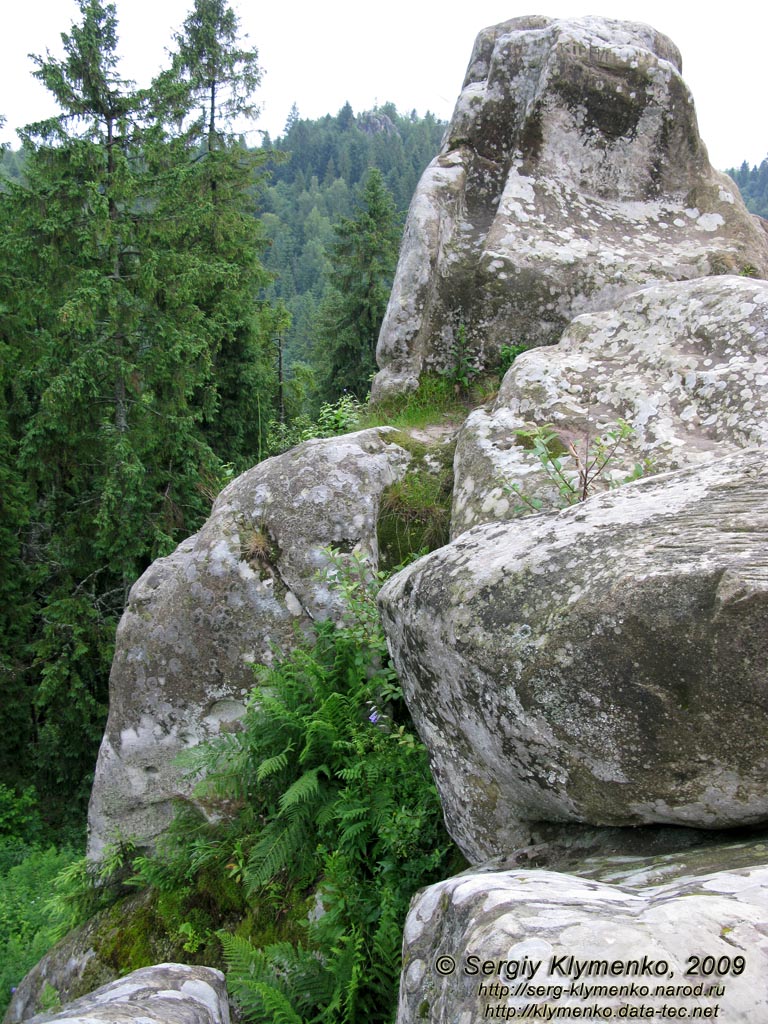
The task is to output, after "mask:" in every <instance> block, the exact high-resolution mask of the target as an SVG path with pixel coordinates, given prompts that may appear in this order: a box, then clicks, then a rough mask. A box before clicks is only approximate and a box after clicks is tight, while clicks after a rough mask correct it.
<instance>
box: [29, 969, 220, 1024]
mask: <svg viewBox="0 0 768 1024" xmlns="http://www.w3.org/2000/svg"><path fill="white" fill-rule="evenodd" d="M28 1020H29V1021H30V1024H48V1022H52V1021H58V1022H59V1024H107V1022H109V1024H130V1022H135V1024H229V1002H228V1000H227V989H226V985H225V984H224V975H223V974H222V973H221V971H217V970H215V969H214V968H213V967H189V966H187V965H186V964H157V965H156V966H154V967H142V968H141V969H140V970H138V971H134V972H133V974H129V975H127V976H126V977H125V978H121V979H120V980H119V981H113V982H110V983H109V984H108V985H104V986H102V988H99V989H96V991H95V992H91V993H90V994H89V995H87V996H83V997H82V998H81V999H77V1000H75V1002H73V1003H69V1004H68V1005H67V1006H65V1007H64V1008H63V1009H61V1010H59V1011H57V1012H53V1013H41V1014H38V1015H37V1016H36V1017H30V1018H28Z"/></svg>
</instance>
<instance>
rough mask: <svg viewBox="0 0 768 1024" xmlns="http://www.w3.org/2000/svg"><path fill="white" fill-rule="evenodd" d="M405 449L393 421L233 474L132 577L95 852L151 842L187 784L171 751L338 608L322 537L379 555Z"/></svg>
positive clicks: (98, 799) (92, 825)
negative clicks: (256, 669)
mask: <svg viewBox="0 0 768 1024" xmlns="http://www.w3.org/2000/svg"><path fill="white" fill-rule="evenodd" d="M409 458H410V456H409V454H408V453H407V452H406V451H404V450H403V449H402V448H400V447H398V446H397V445H396V444H394V443H392V442H391V432H390V431H388V429H387V428H382V429H376V430H366V431H361V432H359V433H357V434H350V435H347V436H345V437H338V438H329V439H324V440H314V441H307V442H305V443H304V444H302V445H299V446H298V447H297V448H295V449H292V450H291V451H289V452H286V453H285V454H284V455H280V456H277V457H276V458H273V459H269V460H267V461H266V462H263V463H261V464H260V465H258V466H256V467H255V469H252V470H250V471H249V472H247V473H245V474H243V476H241V477H239V478H238V479H237V480H235V481H234V482H233V483H231V484H230V485H229V486H228V487H227V488H225V490H224V491H222V493H221V494H220V496H219V498H218V499H217V501H216V503H215V504H214V507H213V510H212V512H211V517H210V519H209V520H208V521H207V522H206V524H205V525H204V526H203V528H202V529H201V530H200V532H199V533H198V534H196V535H195V536H193V537H190V538H189V539H188V540H186V541H184V542H183V543H182V544H180V545H179V547H178V548H177V549H176V551H175V552H174V553H173V554H172V555H170V556H169V557H167V558H160V559H158V560H157V561H156V562H154V563H153V564H152V565H151V566H150V568H149V569H148V570H147V571H146V572H145V573H144V575H143V576H142V577H141V579H139V580H138V582H137V583H136V584H135V586H134V587H133V589H132V590H131V593H130V597H129V600H128V605H127V608H126V610H125V613H124V615H123V618H122V620H121V622H120V625H119V628H118V632H117V645H116V650H115V658H114V662H113V666H112V673H111V677H110V704H109V719H108V722H107V727H106V731H105V735H104V739H103V741H102V745H101V750H100V753H99V760H98V764H97V767H96V777H95V781H94V786H93V790H92V793H91V803H90V809H89V832H90V836H89V851H88V852H89V856H90V857H91V858H92V859H99V857H100V856H101V853H102V851H103V848H104V846H105V844H106V843H108V842H109V841H110V840H111V839H113V838H114V837H115V835H116V834H118V833H119V834H120V835H122V836H123V837H130V838H132V839H133V840H134V841H135V842H137V843H138V845H140V846H146V845H151V844H152V843H153V841H154V840H155V838H156V837H157V836H158V835H159V834H160V833H161V832H162V831H163V829H164V828H165V827H166V826H167V824H168V822H169V820H170V817H171V814H172V801H173V799H174V798H176V797H179V796H189V792H190V783H189V782H186V781H184V780H183V778H182V775H181V770H180V769H179V768H178V767H177V766H176V765H174V763H173V762H174V758H175V757H176V755H177V754H178V753H179V752H180V751H181V750H183V749H184V748H185V747H189V746H192V745H194V744H196V743H199V742H201V741H202V740H204V739H206V738H207V737H209V736H212V735H215V734H216V733H218V732H220V731H223V730H227V729H232V728H234V727H236V723H237V720H238V719H239V717H241V716H242V714H243V712H244V703H243V702H244V699H245V697H246V694H247V693H248V692H249V690H250V688H251V687H252V686H253V682H254V680H253V673H252V665H253V664H254V663H256V662H258V663H269V662H270V660H271V659H272V656H273V648H274V647H275V646H277V647H279V648H281V649H283V650H286V649H289V648H290V647H291V646H292V645H293V644H295V642H296V639H297V636H298V635H300V634H301V630H302V629H304V630H306V629H307V628H308V626H309V624H310V622H311V620H312V619H323V618H326V617H328V616H332V615H334V613H335V612H336V611H337V610H338V606H337V604H336V598H335V597H334V595H333V594H332V593H331V591H330V590H329V589H328V586H327V584H326V583H325V582H324V581H323V579H322V573H320V575H319V576H318V573H319V570H322V569H323V567H324V566H325V565H326V564H327V555H326V554H324V549H325V548H327V547H328V546H331V545H332V546H334V547H336V548H338V549H339V550H341V551H342V552H347V553H349V552H352V551H354V552H357V553H360V554H362V555H363V556H364V557H366V558H368V559H370V561H371V563H372V564H373V565H375V564H376V558H377V547H376V521H377V512H378V501H379V497H380V495H381V492H382V491H383V490H384V488H385V487H387V486H388V485H390V484H392V483H393V482H394V481H395V480H396V479H398V477H399V476H400V475H402V474H403V473H404V472H405V469H406V466H407V464H408V461H409ZM297 631H298V632H297Z"/></svg>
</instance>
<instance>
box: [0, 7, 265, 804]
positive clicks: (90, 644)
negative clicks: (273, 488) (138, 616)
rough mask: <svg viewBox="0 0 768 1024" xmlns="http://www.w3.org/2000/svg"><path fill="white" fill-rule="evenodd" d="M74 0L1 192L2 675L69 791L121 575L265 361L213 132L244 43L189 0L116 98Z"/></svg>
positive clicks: (96, 25)
mask: <svg viewBox="0 0 768 1024" xmlns="http://www.w3.org/2000/svg"><path fill="white" fill-rule="evenodd" d="M78 6H79V10H80V19H79V22H78V24H76V25H75V26H73V28H72V30H71V32H70V33H68V34H63V35H62V42H63V48H64V56H63V58H61V59H58V58H54V57H52V56H51V55H50V54H49V55H47V56H46V57H45V58H42V57H39V58H36V64H37V70H36V72H35V74H36V76H37V77H38V78H39V79H40V80H41V81H42V82H43V83H44V84H45V85H46V86H47V87H48V89H49V90H50V91H51V92H52V94H53V95H54V97H55V98H56V100H57V101H58V104H59V106H60V109H61V114H60V115H58V116H57V117H54V118H51V119H49V120H47V121H44V122H41V123H38V124H35V125H31V126H28V127H27V128H26V129H25V130H24V132H23V141H24V147H25V156H26V166H25V180H24V182H23V183H9V184H8V185H7V187H6V188H5V189H4V191H3V192H2V194H1V195H0V211H1V212H0V217H1V218H2V224H0V227H1V228H2V230H1V231H0V316H2V327H1V330H2V333H1V334H0V343H4V344H5V346H6V348H7V353H6V352H3V355H7V360H6V362H7V365H9V366H12V367H13V374H14V376H13V380H12V381H11V382H8V381H6V380H4V381H3V382H2V383H4V384H5V385H6V387H5V389H4V395H5V396H7V395H8V393H9V391H10V390H11V384H12V394H11V401H10V405H9V406H8V410H7V413H4V412H3V408H2V407H1V406H0V434H2V435H3V436H0V460H6V459H8V460H9V459H11V458H15V459H16V461H17V471H20V473H21V477H22V486H21V488H20V489H19V488H17V491H16V493H15V495H14V498H13V501H12V503H11V504H10V505H9V515H10V516H11V519H12V522H13V524H14V529H15V531H16V532H15V536H16V537H17V538H18V537H21V544H20V546H19V558H20V560H21V561H22V563H23V566H24V571H23V573H22V574H21V577H23V578H24V579H27V580H29V581H31V583H30V585H28V586H27V588H26V590H25V594H26V595H27V598H28V597H29V595H30V594H31V595H32V598H33V605H34V607H32V608H31V610H29V612H28V614H27V613H25V615H26V618H25V619H24V621H26V622H27V626H26V629H25V635H24V636H23V637H17V640H18V643H17V645H16V651H17V653H18V652H23V659H22V660H23V662H24V664H23V665H22V666H18V665H17V666H15V668H13V670H12V671H13V672H14V674H13V679H11V678H10V677H9V679H7V680H6V682H7V684H8V687H11V688H12V687H13V686H16V688H17V689H18V686H19V685H22V684H20V683H19V680H22V681H23V685H24V686H25V687H26V690H27V693H28V696H29V700H28V701H27V706H28V708H29V709H30V710H31V715H30V717H31V722H30V726H29V728H30V729H31V730H33V732H34V745H35V754H34V758H35V760H36V767H37V772H36V775H37V781H38V783H39V785H40V786H41V787H42V790H43V791H44V792H46V793H48V794H49V795H50V794H53V795H54V796H55V795H56V794H57V793H58V794H59V795H62V794H66V795H67V797H68V798H70V803H76V802H77V801H76V800H75V801H72V800H71V797H72V796H73V795H74V796H75V797H77V796H78V795H79V796H81V797H82V798H83V799H84V798H85V796H87V792H88V788H89V780H88V775H89V772H90V770H91V768H92V765H93V763H94V761H95V754H96V748H97V745H98V741H99V739H100V736H101V732H102V728H103V721H104V717H105V712H106V695H107V677H108V672H109V663H110V659H111V652H112V638H113V636H114V628H115V624H116V621H117V617H118V616H119V614H120V612H121V610H122V608H123V605H124V602H125V599H126V596H127V592H128V589H129V587H130V585H131V584H132V583H133V581H134V580H135V579H136V577H137V576H138V575H139V574H140V572H141V571H142V570H143V569H144V568H145V567H146V566H147V564H148V563H149V561H150V560H151V559H152V558H154V557H156V556H157V555H160V554H164V553H167V552H168V551H169V550H171V549H172V547H173V546H174V545H175V543H177V542H178V541H179V540H180V539H181V538H182V537H183V536H185V535H186V534H188V533H190V532H193V530H194V529H195V528H196V527H197V525H198V524H199V522H200V520H201V519H202V518H203V517H204V516H205V514H206V512H207V508H208V501H209V497H210V493H211V492H212V491H213V492H214V493H215V491H216V490H217V489H218V487H217V481H218V480H219V479H220V476H221V459H220V458H219V457H217V452H218V453H219V454H220V455H221V456H222V457H223V459H224V460H225V461H234V458H233V454H231V452H232V453H234V454H235V455H237V456H241V457H245V455H246V453H248V454H249V455H250V459H249V461H250V462H254V461H256V459H257V457H258V451H257V450H254V449H258V421H257V417H256V416H255V415H254V413H253V406H254V403H255V402H258V401H259V397H260V395H261V397H262V398H263V401H264V402H268V401H271V400H272V398H273V395H272V394H271V393H270V390H269V387H270V381H271V380H272V379H273V378H274V373H275V367H274V360H273V353H272V351H271V350H270V348H269V344H270V342H271V340H272V339H271V338H268V337H263V335H264V334H265V332H266V330H267V328H266V327H264V328H263V329H261V330H260V323H261V321H262V320H265V319H266V312H267V311H266V310H263V309H262V308H261V307H260V304H259V301H258V290H259V288H260V287H262V286H263V284H264V282H265V281H266V280H267V278H266V274H265V272H264V270H263V268H262V266H261V263H260V261H259V253H260V251H261V247H262V242H261V239H260V236H259V233H258V227H257V223H256V221H255V218H254V211H253V203H254V199H253V195H252V192H251V186H252V184H253V180H254V167H253V165H252V164H250V163H249V162H248V160H247V159H246V158H245V156H244V155H243V150H242V147H239V146H237V144H236V143H235V142H234V141H233V140H232V139H231V137H229V136H228V135H227V129H228V118H229V116H230V115H231V114H233V113H236V112H238V111H245V110H247V109H250V108H249V107H248V106H247V104H245V103H244V100H243V97H244V96H249V95H250V93H251V92H252V89H253V86H254V85H255V84H256V83H257V82H258V73H257V68H256V65H255V54H253V55H252V56H251V57H250V58H248V59H247V60H246V59H244V58H243V59H241V56H240V55H239V51H237V50H236V48H235V47H234V42H233V40H234V38H235V36H234V34H233V33H236V28H237V26H236V21H235V20H234V16H233V15H231V12H228V11H227V9H226V7H225V6H224V5H223V4H221V3H219V2H218V0H198V2H197V3H196V5H195V10H194V11H193V14H192V15H190V18H189V19H188V20H187V22H186V23H185V31H186V34H185V35H183V36H180V37H179V56H177V58H176V61H175V63H174V65H173V67H172V69H171V71H170V72H168V73H166V74H165V75H162V76H160V79H159V80H158V82H157V83H155V87H154V88H153V89H152V90H149V91H141V90H137V89H135V88H134V87H133V86H132V84H131V83H128V82H125V81H123V80H122V79H121V78H120V76H119V74H118V71H117V65H118V55H117V19H116V13H115V8H114V6H113V5H112V4H108V3H104V2H102V0H78ZM212 10H213V12H214V14H215V16H216V17H215V18H214V19H213V21H208V20H205V19H203V20H200V21H199V22H198V21H197V20H195V19H196V16H197V15H198V14H200V13H201V12H202V13H204V14H209V13H210V11H212ZM195 33H197V34H195ZM240 73H242V76H243V77H242V79H241V80H240V79H238V75H239V74H240ZM201 97H204V100H205V117H202V116H197V105H198V104H199V102H200V99H201ZM259 159H263V157H259ZM262 370H263V372H262ZM270 375H271V376H270ZM260 389H261V390H260ZM254 396H255V397H254ZM6 426H7V430H6ZM230 445H231V448H230ZM214 447H215V448H216V451H214ZM2 475H3V469H2V464H0V477H2ZM22 512H23V516H22ZM20 516H21V517H22V518H23V519H24V520H25V521H24V522H21V521H20ZM0 529H2V524H1V523H0ZM7 589H8V588H7V586H6V590H7ZM21 604H22V602H20V607H21ZM28 606H29V600H26V603H25V604H24V607H25V608H28ZM19 621H20V622H21V621H22V618H20V620H19ZM0 660H1V658H0ZM17 660H18V659H17ZM6 662H7V659H6ZM28 731H29V730H28ZM1 763H2V758H0V765H1Z"/></svg>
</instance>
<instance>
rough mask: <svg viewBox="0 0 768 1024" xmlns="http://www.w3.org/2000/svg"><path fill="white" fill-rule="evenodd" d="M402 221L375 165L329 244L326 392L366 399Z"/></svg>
mask: <svg viewBox="0 0 768 1024" xmlns="http://www.w3.org/2000/svg"><path fill="white" fill-rule="evenodd" d="M400 232H401V225H400V222H399V218H398V216H397V211H396V209H395V204H394V202H393V200H392V196H391V194H390V192H389V191H388V189H387V187H386V185H385V184H384V180H383V178H382V175H381V172H380V171H379V170H378V168H375V167H374V168H371V170H370V171H369V172H368V175H367V177H366V179H365V183H364V187H363V190H362V194H361V196H360V201H359V207H358V211H357V213H356V215H355V216H354V217H343V218H342V219H341V221H340V222H339V223H338V225H337V226H336V228H335V233H336V238H335V241H334V243H333V246H332V248H331V253H330V259H331V264H332V269H331V272H330V274H329V283H330V285H331V290H330V291H329V293H327V294H326V297H325V299H324V301H323V306H322V308H321V310H320V313H319V316H318V351H319V357H320V359H321V360H322V364H323V370H324V371H325V376H326V388H325V390H326V394H327V397H329V398H332V399H333V398H338V397H339V396H340V395H341V394H343V393H344V392H345V391H349V392H351V393H352V394H354V395H355V396H356V397H357V398H360V399H364V398H365V397H366V395H367V394H368V391H369V390H370V380H371V376H372V375H373V374H374V373H375V372H376V342H377V341H378V337H379V330H380V328H381V322H382V320H383V319H384V313H385V312H386V308H387V302H388V300H389V293H390V290H391V287H392V277H393V274H394V270H395V263H396V261H397V252H398V245H399V242H400Z"/></svg>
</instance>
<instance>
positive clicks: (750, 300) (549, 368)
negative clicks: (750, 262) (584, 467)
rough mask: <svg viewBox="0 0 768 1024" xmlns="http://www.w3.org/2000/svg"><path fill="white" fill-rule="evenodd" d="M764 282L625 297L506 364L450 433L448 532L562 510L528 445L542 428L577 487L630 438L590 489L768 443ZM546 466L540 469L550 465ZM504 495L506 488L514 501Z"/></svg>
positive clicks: (731, 281) (689, 286) (686, 286)
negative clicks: (593, 463)
mask: <svg viewBox="0 0 768 1024" xmlns="http://www.w3.org/2000/svg"><path fill="white" fill-rule="evenodd" d="M766 385H768V282H766V281H759V280H749V279H747V278H743V277H732V276H726V277H712V278H705V279H702V280H698V281H685V282H679V283H673V284H660V285H653V286H649V287H647V288H643V289H641V290H639V291H637V292H633V293H632V294H631V295H629V296H628V297H627V298H625V299H624V300H622V301H621V302H619V303H617V305H616V307H615V308H613V309H609V310H606V311H604V312H600V313H588V314H584V315H583V316H580V317H577V318H576V319H575V320H574V321H573V322H572V323H571V324H570V325H569V327H568V328H567V330H566V331H565V333H564V334H563V337H562V339H561V340H560V342H559V343H558V344H557V345H554V346H551V347H547V348H537V349H534V350H533V351H530V352H524V353H523V354H522V355H521V356H519V357H518V358H517V359H516V360H515V362H514V364H513V365H512V367H511V369H510V370H509V371H508V372H507V374H506V375H505V377H504V381H503V382H502V385H501V389H500V391H499V394H498V396H497V398H496V399H495V401H494V402H493V403H492V405H491V406H490V407H489V408H482V409H476V410H475V411H474V412H473V413H471V414H470V416H469V417H468V419H467V421H466V423H465V424H464V427H463V428H462V431H461V433H460V435H459V439H458V445H457V450H456V460H455V486H454V492H453V510H452V517H451V533H452V536H454V537H456V536H458V535H459V534H460V533H463V532H464V530H467V529H469V528H470V527H472V526H475V525H477V524H478V523H486V522H493V521H498V520H502V519H512V518H515V517H516V516H519V515H523V514H527V513H528V512H530V507H529V506H527V505H526V503H525V501H523V500H522V499H521V497H520V494H522V495H524V496H525V497H526V498H527V499H528V501H537V502H541V507H542V508H545V509H546V508H559V507H561V506H562V504H563V501H562V496H561V495H560V493H559V491H558V488H557V486H556V483H555V481H554V479H553V474H552V473H551V472H550V473H548V472H547V471H546V470H545V469H544V467H543V466H542V463H541V461H540V459H539V458H538V456H537V454H536V452H535V451H534V450H533V449H532V442H531V438H530V434H531V432H532V431H534V430H535V429H536V428H544V427H546V426H547V425H551V426H552V427H553V428H554V433H555V435H556V441H553V442H551V444H553V445H555V444H556V447H557V451H558V452H559V454H558V456H557V457H558V458H559V460H560V463H561V466H562V469H563V472H564V473H565V475H566V477H567V478H568V479H569V480H571V481H577V479H578V471H577V468H576V465H575V459H574V457H573V456H572V455H570V454H568V450H567V449H568V446H569V445H571V444H572V445H574V447H575V450H576V451H577V453H578V455H579V457H580V459H581V460H582V462H584V461H585V460H586V461H589V460H588V459H587V450H588V449H589V448H590V447H591V448H592V449H593V454H594V443H595V439H596V437H598V436H599V435H601V434H602V435H603V436H605V435H606V432H610V431H613V432H614V433H616V431H617V427H618V424H619V421H620V420H622V419H623V420H625V421H626V422H627V423H628V424H629V425H630V426H631V428H632V431H633V433H632V435H631V436H629V437H627V438H626V440H625V441H624V442H623V443H622V444H621V445H620V446H619V447H618V448H617V449H616V451H615V453H614V455H613V456H612V457H611V459H610V461H609V462H608V463H607V465H606V468H605V470H604V471H603V472H602V473H601V474H600V475H598V476H597V477H595V478H594V479H593V481H592V485H591V487H590V490H592V491H599V490H602V489H605V488H606V487H608V486H609V485H611V484H616V483H618V482H621V481H622V480H623V479H626V477H627V476H628V475H629V474H630V473H631V472H632V470H633V467H634V466H635V465H638V464H640V465H641V466H646V467H647V468H648V471H649V472H655V473H660V472H665V471H667V470H670V469H678V468H682V467H684V466H688V465H697V464H702V463H704V462H707V461H711V460H712V459H715V458H718V457H722V456H724V455H727V454H728V453H729V452H734V451H737V450H739V449H741V448H744V447H747V446H749V445H764V444H766V442H768V388H767V387H766ZM553 454H555V452H554V451H553ZM550 468H551V465H550ZM515 488H517V490H515Z"/></svg>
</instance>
